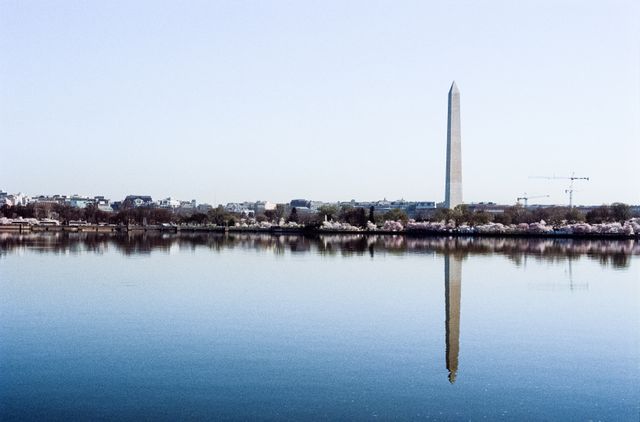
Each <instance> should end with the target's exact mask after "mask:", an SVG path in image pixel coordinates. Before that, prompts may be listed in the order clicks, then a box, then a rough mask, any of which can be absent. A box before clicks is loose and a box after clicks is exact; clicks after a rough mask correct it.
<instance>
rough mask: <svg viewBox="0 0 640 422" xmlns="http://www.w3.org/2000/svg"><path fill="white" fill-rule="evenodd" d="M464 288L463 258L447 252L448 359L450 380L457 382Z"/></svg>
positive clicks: (445, 294)
mask: <svg viewBox="0 0 640 422" xmlns="http://www.w3.org/2000/svg"><path fill="white" fill-rule="evenodd" d="M461 288H462V259H461V258H459V257H456V256H455V255H452V254H450V253H448V254H446V255H445V257H444V296H445V311H446V314H447V316H446V323H445V325H446V332H447V333H446V351H445V353H446V360H447V370H448V371H449V382H450V383H451V384H453V383H454V382H456V374H457V372H458V354H459V353H460V290H461Z"/></svg>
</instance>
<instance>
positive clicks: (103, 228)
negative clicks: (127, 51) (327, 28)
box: [0, 224, 640, 240]
mask: <svg viewBox="0 0 640 422" xmlns="http://www.w3.org/2000/svg"><path fill="white" fill-rule="evenodd" d="M62 232H64V233H102V234H117V233H145V232H160V233H173V234H180V233H182V232H184V233H256V234H272V235H279V234H288V235H314V236H315V235H323V234H329V235H363V236H377V235H383V236H407V237H493V238H500V237H502V238H543V239H594V240H640V234H633V235H625V234H618V233H615V234H614V233H611V234H607V233H534V232H525V233H478V232H466V231H465V232H461V231H457V230H455V229H453V230H450V231H432V230H401V231H391V230H339V229H317V228H292V227H270V228H254V227H221V226H216V227H179V226H157V225H147V226H138V225H135V226H134V225H85V226H64V225H60V226H34V225H28V224H12V225H0V233H21V234H22V233H62Z"/></svg>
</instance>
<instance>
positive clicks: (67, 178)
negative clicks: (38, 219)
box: [0, 1, 640, 204]
mask: <svg viewBox="0 0 640 422" xmlns="http://www.w3.org/2000/svg"><path fill="white" fill-rule="evenodd" d="M638 21H640V6H638V5H637V4H636V2H635V1H607V2H604V1H536V2H509V1H487V2H470V1H469V2H438V3H432V2H422V1H401V2H364V1H349V2H342V1H339V2H338V1H327V2H320V3H317V2H316V3H314V2H304V1H303V2H285V1H268V2H259V1H246V2H215V1H214V2H209V1H189V2H178V1H167V2H155V1H134V2H129V1H110V2H81V1H64V2H45V1H33V2H20V1H3V2H0V53H1V54H0V157H1V159H0V189H2V190H6V191H8V192H12V193H13V192H18V191H22V192H26V193H29V194H32V195H36V194H55V193H60V194H74V193H78V194H81V195H82V194H87V195H105V196H107V197H110V198H112V199H115V200H117V199H121V198H124V197H125V196H126V195H127V194H148V195H151V196H152V197H153V198H154V199H158V198H163V197H167V196H172V197H175V198H179V199H183V200H190V199H193V198H195V199H197V200H198V201H201V202H208V203H216V204H217V203H226V202H237V201H244V200H259V199H262V200H270V201H274V202H286V201H289V200H290V199H293V198H298V197H303V198H307V199H315V200H322V201H337V200H350V199H356V200H374V199H382V198H384V197H386V198H387V199H400V198H404V199H406V200H433V201H437V202H441V201H443V200H444V181H445V153H446V137H447V93H448V90H449V87H450V86H451V83H452V81H453V80H455V81H456V83H457V85H458V87H459V88H460V92H461V94H460V103H461V106H460V109H461V134H462V163H463V164H462V165H463V169H462V177H463V189H464V190H463V195H464V196H463V197H464V201H465V202H468V203H470V202H480V201H494V202H498V203H506V204H509V203H515V201H516V198H517V197H519V196H522V195H523V193H524V192H527V193H528V194H529V195H546V194H548V195H550V197H549V198H541V199H539V200H535V201H530V202H536V203H543V204H544V203H549V204H551V203H556V204H567V203H568V195H567V194H566V193H565V189H566V188H567V187H568V186H569V182H568V181H561V180H542V179H531V178H530V177H529V176H554V175H555V176H569V175H571V174H572V172H575V174H576V175H577V176H588V177H590V178H591V180H590V181H588V182H583V181H578V182H576V183H575V190H576V191H575V193H574V202H575V203H576V204H601V203H611V202H614V201H621V202H626V203H631V204H639V203H640V190H639V189H637V186H636V185H637V182H636V180H637V178H638V176H637V170H636V169H637V162H638V157H639V156H640V155H639V153H640V29H639V27H638V25H637V22H638Z"/></svg>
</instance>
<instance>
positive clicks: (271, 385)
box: [0, 234, 640, 421]
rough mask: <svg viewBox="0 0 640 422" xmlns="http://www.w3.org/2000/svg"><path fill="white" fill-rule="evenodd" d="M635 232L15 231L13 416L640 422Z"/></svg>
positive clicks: (1, 268) (9, 386)
mask: <svg viewBox="0 0 640 422" xmlns="http://www.w3.org/2000/svg"><path fill="white" fill-rule="evenodd" d="M639 260H640V247H639V245H638V244H637V243H634V242H633V241H629V242H627V241H619V242H605V241H570V240H555V241H554V240H515V239H446V238H428V239H407V238H404V237H382V236H380V237H369V238H366V237H362V236H326V237H315V238H305V237H297V236H280V237H277V236H274V237H272V236H259V235H235V236H228V237H225V236H223V235H192V236H186V235H182V236H179V237H178V236H175V235H144V236H143V235H138V236H110V235H88V234H67V235H62V234H36V235H33V234H31V235H9V234H0V417H1V419H3V420H12V419H22V420H24V419H31V420H43V419H59V420H69V419H83V420H100V419H111V420H113V419H151V420H176V419H190V418H191V419H293V420H301V419H362V420H372V419H382V420H384V419H428V418H429V419H436V420H452V419H453V420H456V419H465V420H468V419H472V420H476V419H498V418H502V419H505V420H523V419H538V420H539V419H543V420H612V421H620V420H633V421H637V420H638V418H639V402H640V377H639V375H640V370H639V364H640V330H639V326H640V296H639V285H640V281H639V279H640V277H639V270H638V268H639Z"/></svg>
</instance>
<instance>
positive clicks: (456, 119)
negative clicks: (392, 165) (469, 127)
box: [444, 81, 462, 208]
mask: <svg viewBox="0 0 640 422" xmlns="http://www.w3.org/2000/svg"><path fill="white" fill-rule="evenodd" d="M460 204H462V158H461V154H460V91H459V90H458V86H457V85H456V83H455V81H454V82H453V83H452V84H451V89H450V90H449V113H448V115H447V177H446V184H445V189H444V207H445V208H455V207H456V205H460Z"/></svg>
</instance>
